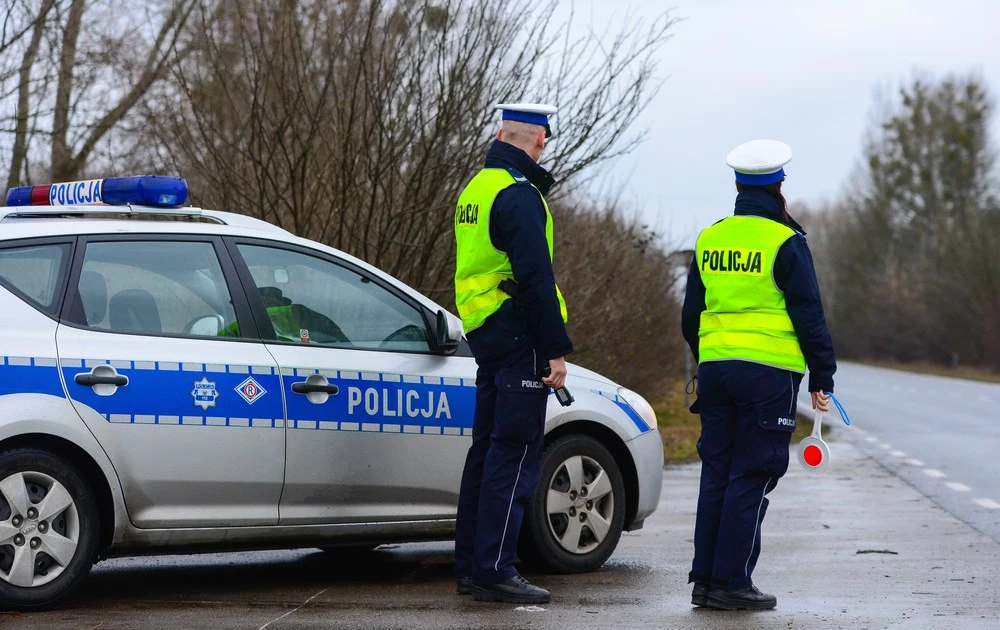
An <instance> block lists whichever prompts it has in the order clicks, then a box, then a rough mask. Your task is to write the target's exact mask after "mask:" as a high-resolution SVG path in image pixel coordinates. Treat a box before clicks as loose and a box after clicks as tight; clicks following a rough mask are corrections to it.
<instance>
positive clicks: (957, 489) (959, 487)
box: [944, 481, 969, 492]
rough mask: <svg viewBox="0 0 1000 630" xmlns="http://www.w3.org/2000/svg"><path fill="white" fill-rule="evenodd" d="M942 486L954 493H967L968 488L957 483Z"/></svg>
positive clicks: (952, 482) (951, 482) (950, 482)
mask: <svg viewBox="0 0 1000 630" xmlns="http://www.w3.org/2000/svg"><path fill="white" fill-rule="evenodd" d="M944 485H946V486H948V487H949V488H951V489H952V490H954V491H955V492H968V491H969V486H967V485H965V484H964V483H959V482H957V481H949V482H948V483H946V484H944Z"/></svg>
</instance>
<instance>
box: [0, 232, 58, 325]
mask: <svg viewBox="0 0 1000 630" xmlns="http://www.w3.org/2000/svg"><path fill="white" fill-rule="evenodd" d="M68 255H69V245H65V244H60V245H37V246H34V247H11V248H8V249H0V282H2V283H4V284H6V285H7V286H8V287H11V288H13V289H15V290H17V291H19V292H20V293H22V294H23V295H24V296H25V297H27V298H28V300H29V301H30V302H31V303H32V304H33V305H34V306H35V307H37V308H40V309H41V310H43V311H45V312H46V313H49V314H53V313H54V312H55V311H56V310H57V308H58V305H57V304H56V303H55V301H56V293H57V288H58V286H59V276H60V273H61V271H62V269H63V265H64V263H65V262H66V259H67V257H68Z"/></svg>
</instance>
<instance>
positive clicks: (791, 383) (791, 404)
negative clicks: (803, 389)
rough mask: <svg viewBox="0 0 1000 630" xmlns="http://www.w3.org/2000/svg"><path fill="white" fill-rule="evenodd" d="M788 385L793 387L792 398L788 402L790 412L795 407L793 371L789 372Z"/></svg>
mask: <svg viewBox="0 0 1000 630" xmlns="http://www.w3.org/2000/svg"><path fill="white" fill-rule="evenodd" d="M788 385H789V386H790V387H791V388H792V400H791V401H790V402H789V403H788V413H792V409H794V408H795V381H794V380H792V373H791V372H789V373H788Z"/></svg>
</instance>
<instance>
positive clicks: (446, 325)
mask: <svg viewBox="0 0 1000 630" xmlns="http://www.w3.org/2000/svg"><path fill="white" fill-rule="evenodd" d="M434 338H435V340H436V341H437V348H438V351H439V352H441V354H452V353H454V352H455V350H458V345H459V344H460V343H461V342H462V329H461V326H456V325H455V322H454V318H453V317H449V316H448V314H447V313H445V312H444V310H439V311H438V312H437V331H436V334H435V337H434Z"/></svg>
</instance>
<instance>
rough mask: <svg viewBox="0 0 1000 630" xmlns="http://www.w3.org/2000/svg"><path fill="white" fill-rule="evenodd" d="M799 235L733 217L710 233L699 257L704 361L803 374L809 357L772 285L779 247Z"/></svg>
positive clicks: (751, 218) (700, 350) (756, 220)
mask: <svg viewBox="0 0 1000 630" xmlns="http://www.w3.org/2000/svg"><path fill="white" fill-rule="evenodd" d="M794 234H795V231H794V230H792V228H790V227H788V226H787V225H784V224H781V223H778V222H777V221H772V220H770V219H765V218H763V217H754V216H734V217H729V218H726V219H723V220H722V221H720V222H718V223H716V224H715V225H713V226H711V227H709V228H706V229H705V230H704V231H702V233H701V235H700V236H699V237H698V245H697V250H696V252H695V256H696V259H695V260H696V262H697V264H698V270H699V272H700V274H701V280H702V283H704V285H705V311H703V312H702V314H701V322H700V327H699V329H698V354H699V359H700V360H701V361H702V362H705V361H724V360H729V359H741V360H744V361H753V362H755V363H762V364H764V365H771V366H774V367H778V368H782V369H785V370H791V371H793V372H800V373H804V372H805V370H806V361H805V356H804V355H803V354H802V347H801V346H800V345H799V340H798V337H797V336H796V335H795V328H794V327H793V326H792V320H791V318H790V317H789V316H788V310H787V309H786V308H785V295H784V293H782V292H781V291H780V290H779V289H778V287H777V286H776V285H775V284H774V261H775V259H776V258H777V254H778V248H780V247H781V245H782V243H784V242H785V241H787V240H788V239H789V238H791V237H792V236H793V235H794Z"/></svg>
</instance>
